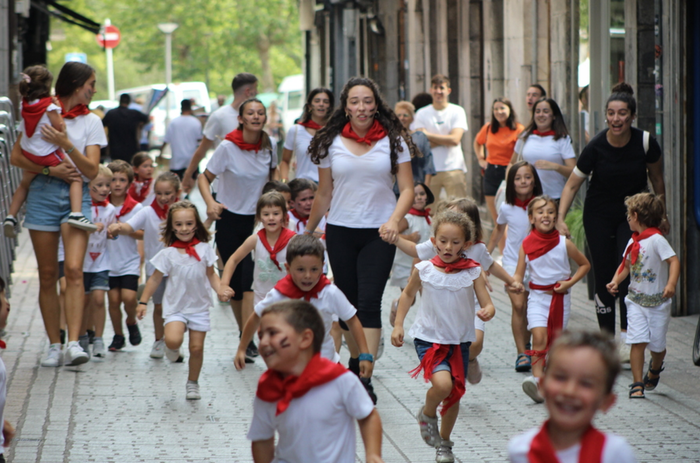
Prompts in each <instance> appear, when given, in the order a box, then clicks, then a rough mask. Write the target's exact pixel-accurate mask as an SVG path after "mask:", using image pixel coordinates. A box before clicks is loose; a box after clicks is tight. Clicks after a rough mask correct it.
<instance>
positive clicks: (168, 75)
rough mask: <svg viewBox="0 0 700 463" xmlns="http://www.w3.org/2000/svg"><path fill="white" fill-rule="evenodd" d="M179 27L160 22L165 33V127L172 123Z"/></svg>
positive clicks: (159, 26) (159, 27) (160, 26)
mask: <svg viewBox="0 0 700 463" xmlns="http://www.w3.org/2000/svg"><path fill="white" fill-rule="evenodd" d="M177 28H178V25H177V24H175V23H160V24H158V29H160V31H161V32H162V33H163V34H165V88H166V93H165V108H166V109H165V129H166V130H167V129H168V125H170V83H171V81H172V78H173V77H172V75H173V58H172V51H173V32H175V29H177Z"/></svg>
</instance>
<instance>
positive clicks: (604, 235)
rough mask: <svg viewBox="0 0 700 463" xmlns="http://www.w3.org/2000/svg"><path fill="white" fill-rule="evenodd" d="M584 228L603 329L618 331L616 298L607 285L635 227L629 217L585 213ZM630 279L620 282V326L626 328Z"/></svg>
mask: <svg viewBox="0 0 700 463" xmlns="http://www.w3.org/2000/svg"><path fill="white" fill-rule="evenodd" d="M583 227H584V229H585V230H586V241H588V249H589V251H590V253H591V260H592V261H593V262H592V264H593V273H594V279H595V305H596V314H597V315H598V325H599V326H600V329H602V330H605V331H608V332H610V333H611V334H615V297H613V296H612V295H610V293H609V292H608V290H607V288H606V287H605V285H607V284H608V283H610V281H612V279H613V276H614V275H615V272H617V269H618V267H619V266H620V263H621V262H622V253H623V252H625V247H626V246H627V242H628V241H629V239H630V238H631V237H632V230H630V226H629V224H628V223H627V219H626V218H624V217H623V219H622V220H610V219H607V218H601V217H599V216H596V214H595V213H589V214H586V212H585V210H584V214H583ZM629 283H630V279H629V277H627V278H626V279H625V281H623V282H622V283H620V286H619V293H618V297H619V298H620V329H622V330H627V306H626V305H625V296H626V295H627V287H628V286H629Z"/></svg>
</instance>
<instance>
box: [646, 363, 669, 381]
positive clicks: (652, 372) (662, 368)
mask: <svg viewBox="0 0 700 463" xmlns="http://www.w3.org/2000/svg"><path fill="white" fill-rule="evenodd" d="M665 369H666V364H664V363H662V364H661V368H659V369H658V370H654V369H652V368H651V365H649V373H651V374H652V375H656V376H659V375H660V374H661V372H662V371H664V370H665ZM654 379H656V378H654Z"/></svg>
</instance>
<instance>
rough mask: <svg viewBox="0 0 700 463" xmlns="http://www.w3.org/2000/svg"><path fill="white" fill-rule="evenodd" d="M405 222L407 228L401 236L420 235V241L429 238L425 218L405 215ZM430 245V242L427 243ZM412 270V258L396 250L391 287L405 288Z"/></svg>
mask: <svg viewBox="0 0 700 463" xmlns="http://www.w3.org/2000/svg"><path fill="white" fill-rule="evenodd" d="M405 218H406V221H407V222H408V228H407V229H406V230H404V231H403V232H401V234H402V235H410V234H411V233H414V232H418V233H419V234H420V239H426V238H429V237H430V234H431V231H432V228H431V226H430V224H428V221H427V220H425V217H421V216H418V215H411V214H406V216H405ZM428 242H429V243H430V241H428ZM412 268H413V257H411V256H409V255H408V254H406V253H404V252H403V251H401V250H400V249H399V248H396V254H395V255H394V266H393V267H392V268H391V280H390V283H391V284H392V285H393V286H398V287H400V288H405V287H406V284H407V283H408V277H409V276H410V275H411V269H412Z"/></svg>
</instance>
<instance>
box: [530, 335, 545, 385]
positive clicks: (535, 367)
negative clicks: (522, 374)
mask: <svg viewBox="0 0 700 463" xmlns="http://www.w3.org/2000/svg"><path fill="white" fill-rule="evenodd" d="M546 347H547V328H546V327H538V328H533V329H532V349H533V350H538V351H543V350H545V348H546ZM532 376H534V377H536V378H541V377H543V376H544V357H533V358H532Z"/></svg>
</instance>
